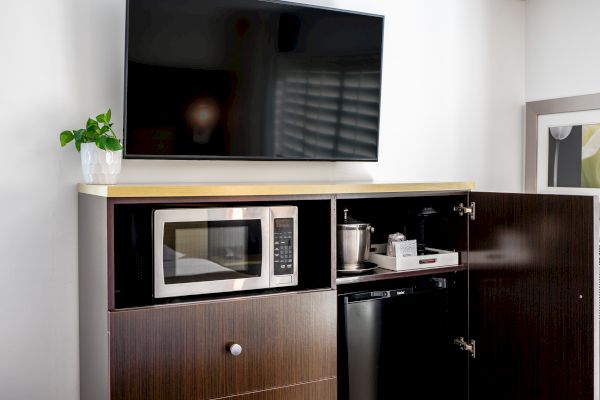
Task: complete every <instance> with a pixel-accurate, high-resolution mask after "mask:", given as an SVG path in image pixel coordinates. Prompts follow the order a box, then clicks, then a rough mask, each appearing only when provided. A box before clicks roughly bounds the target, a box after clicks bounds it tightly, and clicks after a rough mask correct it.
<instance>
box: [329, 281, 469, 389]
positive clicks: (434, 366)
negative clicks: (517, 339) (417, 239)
mask: <svg viewBox="0 0 600 400" xmlns="http://www.w3.org/2000/svg"><path fill="white" fill-rule="evenodd" d="M449 284H450V285H453V284H454V283H453V282H448V280H447V279H446V278H422V279H421V280H417V282H416V283H415V284H412V285H411V286H408V287H399V288H396V289H393V290H386V291H370V292H359V293H352V294H349V295H345V296H343V298H342V303H343V304H342V310H343V311H342V313H341V315H340V318H341V319H342V324H341V326H342V327H343V329H342V331H341V332H340V336H341V338H342V340H341V344H342V345H341V346H340V351H341V352H343V353H344V355H345V357H346V360H345V361H346V362H345V363H342V365H344V367H343V369H344V371H339V372H340V375H341V377H340V379H341V380H342V381H343V384H342V385H341V388H340V393H339V396H340V399H348V400H399V399H406V400H420V399H432V400H433V399H458V397H456V396H455V395H454V394H453V393H456V392H455V391H454V390H453V386H455V383H456V380H455V379H454V378H455V373H456V372H457V368H456V357H457V352H456V351H455V349H454V348H453V345H452V341H453V335H452V333H451V330H452V327H451V321H450V318H451V313H450V312H449V303H450V301H451V300H450V294H449V292H450V291H449V288H448V285H449ZM459 356H460V354H459ZM461 373H463V374H464V371H461Z"/></svg>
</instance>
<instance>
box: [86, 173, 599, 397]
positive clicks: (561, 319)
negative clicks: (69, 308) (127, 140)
mask: <svg viewBox="0 0 600 400" xmlns="http://www.w3.org/2000/svg"><path fill="white" fill-rule="evenodd" d="M101 189H102V187H100V188H98V187H86V186H84V187H82V188H81V189H80V192H81V194H80V203H79V204H80V207H79V212H80V218H79V223H80V228H79V229H80V237H79V241H80V242H79V246H80V262H79V264H80V271H79V280H80V354H81V356H80V357H81V359H80V370H81V398H82V399H86V400H95V399H102V400H107V399H149V400H152V399H160V400H168V399H177V400H179V399H183V400H185V399H194V400H209V399H232V400H280V399H281V400H283V399H286V400H305V399H306V400H309V399H310V400H313V399H318V400H334V399H336V398H337V396H338V391H339V389H340V388H341V387H342V385H343V381H344V365H343V362H344V355H343V354H341V351H340V349H338V348H337V335H336V329H337V324H338V319H339V315H338V310H337V300H336V297H337V295H340V294H344V293H350V292H353V291H358V290H362V289H365V288H366V289H373V290H377V289H381V288H382V287H384V286H386V285H388V286H390V285H392V286H393V285H395V284H396V282H398V283H400V282H405V281H406V280H410V279H417V278H418V277H420V276H432V277H435V276H444V277H448V278H451V280H452V282H453V290H452V293H451V296H450V298H449V301H448V304H449V313H450V314H449V315H450V318H449V321H450V323H449V326H450V329H451V330H453V332H455V334H456V338H458V337H461V336H462V337H464V339H465V340H466V341H467V342H470V341H471V340H474V341H475V343H476V357H475V358H473V357H471V354H470V353H468V352H461V351H460V349H459V348H458V347H457V346H456V345H455V344H454V343H453V341H452V340H448V341H447V342H448V343H447V345H448V346H449V347H451V348H452V352H451V353H448V354H451V355H452V357H451V358H452V360H451V363H452V368H451V371H449V374H450V375H449V376H447V377H446V378H445V382H451V383H452V385H450V384H449V385H447V386H448V390H447V392H446V395H447V396H446V397H447V398H449V399H458V400H509V399H510V400H513V399H516V400H518V399H524V400H525V399H526V400H562V399H566V398H572V399H578V400H593V398H594V397H593V396H594V374H595V373H597V371H598V370H599V369H598V348H597V343H596V342H597V338H595V337H594V335H598V291H599V289H598V267H597V265H598V243H597V242H598V232H597V231H598V224H597V222H598V209H597V208H598V205H597V201H598V199H597V198H594V197H578V196H552V195H525V194H502V193H475V192H472V191H470V189H471V186H470V185H469V184H446V185H443V184H442V185H430V186H428V185H422V184H415V185H309V186H303V185H297V186H294V185H285V186H277V185H274V186H271V185H262V186H260V185H259V186H253V185H249V186H235V187H234V186H227V185H224V186H220V187H216V188H211V187H175V188H168V187H150V188H145V189H144V188H143V187H142V188H140V187H135V186H131V187H130V186H109V187H104V189H102V190H101ZM158 202H160V203H165V204H166V203H168V204H183V205H188V204H196V203H200V202H208V203H213V204H220V205H228V204H240V203H244V204H252V205H257V204H270V205H273V204H287V205H289V204H293V205H297V206H298V207H299V210H300V221H299V223H300V227H299V229H300V230H299V232H300V235H301V237H300V239H301V241H300V242H299V245H298V246H299V249H300V250H299V251H300V252H301V253H300V254H299V285H298V286H297V287H294V288H287V289H284V290H281V291H266V292H255V293H254V292H251V293H245V294H239V295H237V296H236V295H225V296H220V297H219V296H212V297H211V296H207V297H201V298H192V299H189V298H181V299H174V300H173V301H171V300H170V299H167V300H159V299H153V298H152V293H151V288H150V284H151V277H149V276H148V274H147V271H144V270H143V269H139V266H140V265H142V264H147V263H148V262H149V260H147V259H146V260H133V261H131V260H132V259H130V258H128V257H121V256H120V255H122V254H124V251H123V249H124V248H127V246H129V245H128V244H127V243H126V239H127V237H128V236H131V235H130V232H129V231H128V230H127V223H126V222H123V221H126V220H127V218H124V216H125V217H126V216H127V215H130V216H131V215H133V214H134V213H133V214H132V213H129V214H127V212H129V211H127V212H124V211H123V210H126V208H128V207H134V208H135V207H145V208H146V209H151V208H152V205H153V204H155V203H158ZM472 202H475V204H476V208H475V218H474V219H472V218H471V215H472V214H465V215H459V213H457V212H456V211H455V207H456V206H458V205H459V204H461V203H462V204H463V205H465V206H466V205H470V204H471V203H472ZM344 208H349V209H350V210H351V212H352V215H353V217H355V218H356V219H358V220H362V221H364V222H369V223H371V224H372V225H373V226H374V227H375V233H374V235H373V237H372V243H384V242H385V241H386V239H387V234H389V233H393V232H396V231H404V232H406V233H407V234H408V235H409V236H412V237H417V236H418V235H420V236H418V237H425V235H424V234H423V229H425V230H426V237H427V241H428V244H429V245H430V247H435V248H442V249H446V250H454V251H456V252H458V253H459V254H460V262H459V264H458V265H453V266H447V267H445V268H440V269H437V270H422V271H408V272H392V271H388V270H381V269H380V270H376V271H375V272H374V273H371V274H369V275H364V276H345V277H341V276H340V277H337V279H336V274H335V269H336V263H337V262H336V251H335V248H336V235H335V229H336V222H337V220H339V218H340V214H341V212H342V210H343V209H344ZM423 210H427V213H423V212H422V211H423ZM431 210H435V211H436V212H437V216H438V217H436V219H431V218H430V219H428V220H427V221H425V220H424V219H423V218H421V217H422V215H425V214H427V215H431V213H430V211H431ZM142 214H143V213H140V214H136V215H135V218H137V219H138V220H139V219H140V216H142ZM146 219H147V218H146ZM145 223H147V225H148V227H149V226H150V223H149V220H148V221H146V222H145ZM148 229H150V228H148ZM123 243H125V244H123ZM124 271H125V272H124ZM138 278H139V279H138ZM135 282H141V283H142V284H141V285H140V286H139V287H138V286H136V284H135ZM399 287H402V285H400V286H399ZM398 318H402V317H401V316H399V317H398ZM233 343H237V344H239V345H241V347H242V353H241V355H239V356H233V355H232V354H230V353H228V346H229V345H231V344H233ZM410 345H413V346H426V345H427V344H426V343H413V344H410ZM432 362H435V360H432ZM338 363H339V364H338ZM431 381H432V384H435V382H436V379H435V376H431ZM340 382H342V385H340V386H339V387H338V385H339V384H340ZM437 382H440V381H437ZM396 383H397V386H398V393H399V394H401V393H404V394H406V393H405V392H403V384H404V382H403V381H402V376H398V379H397V382H396ZM341 392H342V393H343V391H341Z"/></svg>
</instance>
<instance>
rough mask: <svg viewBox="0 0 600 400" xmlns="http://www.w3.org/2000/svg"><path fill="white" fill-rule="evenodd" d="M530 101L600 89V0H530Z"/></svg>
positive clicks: (528, 70) (528, 30)
mask: <svg viewBox="0 0 600 400" xmlns="http://www.w3.org/2000/svg"><path fill="white" fill-rule="evenodd" d="M526 7H527V11H526V13H527V17H526V18H527V23H526V26H527V28H526V38H527V39H526V40H527V41H526V43H527V44H526V49H527V69H526V71H527V73H526V83H527V86H526V87H527V89H526V99H527V101H533V100H544V99H551V98H557V97H567V96H578V95H582V94H590V93H598V92H600V70H599V68H600V51H598V49H600V25H599V24H598V21H599V18H600V1H598V0H527V6H526Z"/></svg>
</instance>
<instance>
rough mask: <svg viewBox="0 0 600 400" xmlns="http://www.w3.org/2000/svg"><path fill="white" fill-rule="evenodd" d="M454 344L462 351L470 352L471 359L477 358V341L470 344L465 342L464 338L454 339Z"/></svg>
mask: <svg viewBox="0 0 600 400" xmlns="http://www.w3.org/2000/svg"><path fill="white" fill-rule="evenodd" d="M454 344H455V345H457V346H458V347H460V349H461V350H464V351H468V352H469V353H471V357H473V358H475V341H474V340H471V341H470V342H469V343H467V342H465V338H464V337H459V338H458V339H454Z"/></svg>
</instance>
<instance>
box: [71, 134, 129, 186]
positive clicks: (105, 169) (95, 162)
mask: <svg viewBox="0 0 600 400" xmlns="http://www.w3.org/2000/svg"><path fill="white" fill-rule="evenodd" d="M122 159H123V151H122V150H119V151H106V150H101V149H99V148H98V147H97V146H96V143H82V144H81V171H82V172H83V181H84V182H85V183H89V184H97V185H112V184H115V183H117V179H118V178H119V174H120V173H121V160H122Z"/></svg>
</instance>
